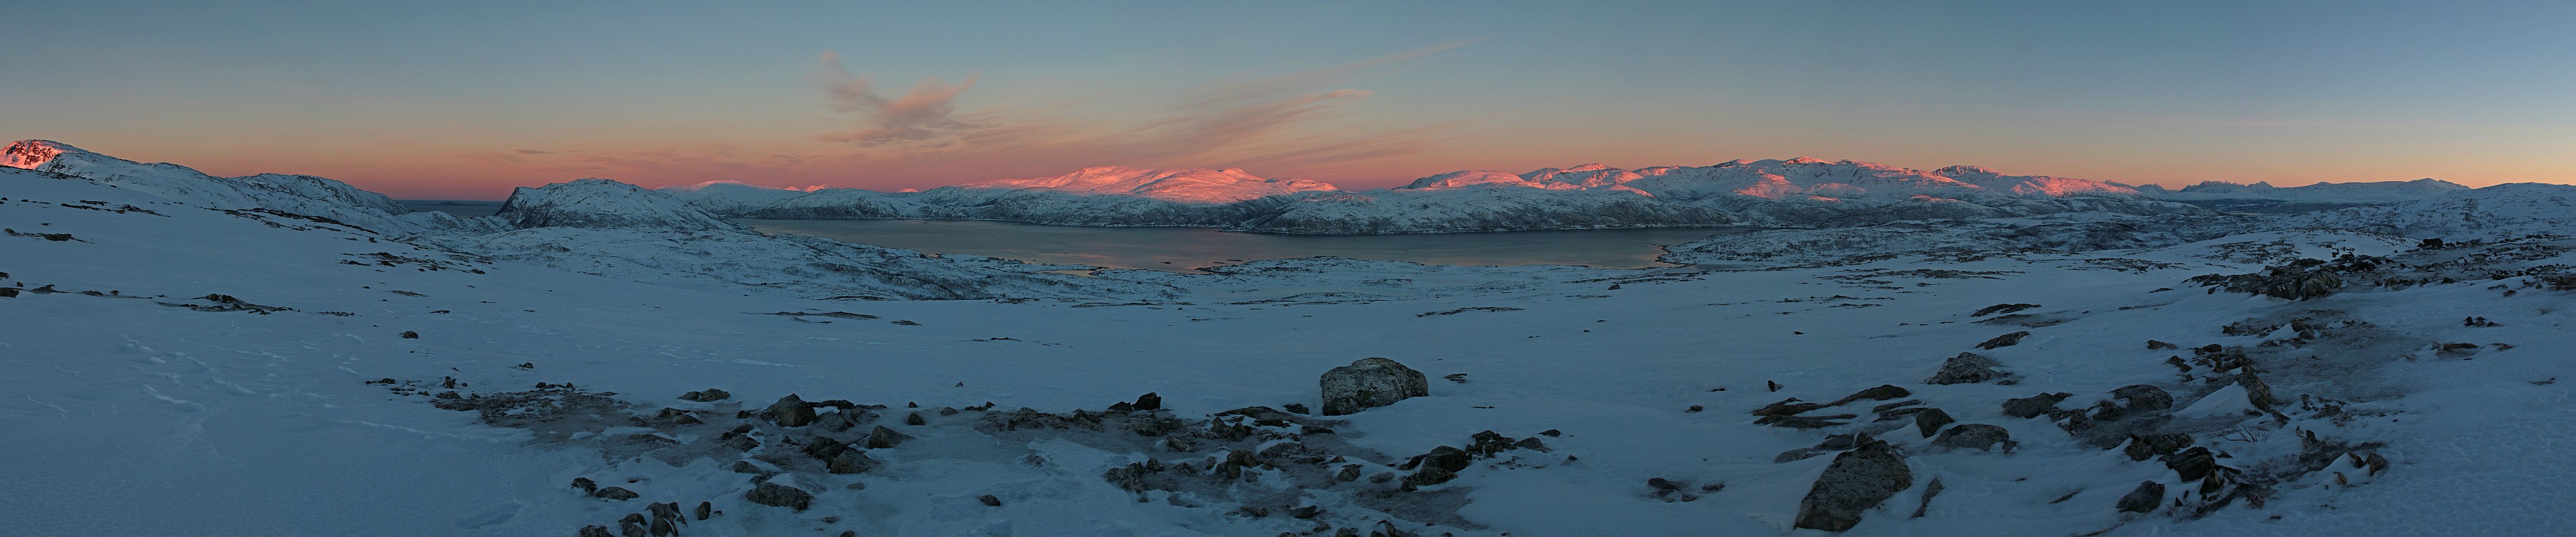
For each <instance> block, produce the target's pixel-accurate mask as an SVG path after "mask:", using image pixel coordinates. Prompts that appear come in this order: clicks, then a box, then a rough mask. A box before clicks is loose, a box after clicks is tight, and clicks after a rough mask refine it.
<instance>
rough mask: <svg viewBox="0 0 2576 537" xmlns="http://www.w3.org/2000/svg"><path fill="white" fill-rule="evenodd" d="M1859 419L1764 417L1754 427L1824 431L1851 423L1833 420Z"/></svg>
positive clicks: (1848, 417) (1841, 416)
mask: <svg viewBox="0 0 2576 537" xmlns="http://www.w3.org/2000/svg"><path fill="white" fill-rule="evenodd" d="M1857 417H1860V415H1858V414H1835V415H1831V416H1763V417H1762V419H1758V420H1753V424H1754V425H1769V426H1772V427H1788V428H1791V429H1822V428H1826V427H1832V426H1836V425H1849V424H1850V422H1842V421H1833V420H1847V419H1852V418H1857Z"/></svg>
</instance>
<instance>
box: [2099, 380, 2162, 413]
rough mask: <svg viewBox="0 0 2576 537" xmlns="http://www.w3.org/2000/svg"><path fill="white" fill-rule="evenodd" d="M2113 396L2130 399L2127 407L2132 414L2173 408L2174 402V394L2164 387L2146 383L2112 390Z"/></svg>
mask: <svg viewBox="0 0 2576 537" xmlns="http://www.w3.org/2000/svg"><path fill="white" fill-rule="evenodd" d="M2111 397H2112V398H2115V399H2122V400H2126V401H2128V402H2129V404H2128V406H2127V408H2128V411H2129V413H2131V414H2135V413H2140V412H2154V411H2158V410H2164V409H2168V408H2173V403H2174V399H2173V394H2171V393H2166V392H2165V389H2164V388H2158V387H2154V386H2148V385H2145V384H2131V385H2128V386H2122V387H2120V389H2117V390H2111Z"/></svg>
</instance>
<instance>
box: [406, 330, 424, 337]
mask: <svg viewBox="0 0 2576 537" xmlns="http://www.w3.org/2000/svg"><path fill="white" fill-rule="evenodd" d="M402 338H403V339H420V333H419V332H413V331H410V330H404V331H403V333H402Z"/></svg>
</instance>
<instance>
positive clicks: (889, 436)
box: [867, 425, 912, 449]
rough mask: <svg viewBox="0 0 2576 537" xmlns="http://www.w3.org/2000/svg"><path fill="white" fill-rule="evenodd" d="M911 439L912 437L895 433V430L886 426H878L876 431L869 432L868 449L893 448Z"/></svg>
mask: <svg viewBox="0 0 2576 537" xmlns="http://www.w3.org/2000/svg"><path fill="white" fill-rule="evenodd" d="M911 439H912V435H908V434H903V433H899V432H895V430H894V429H888V428H886V426H884V425H878V426H877V428H876V429H875V430H871V431H868V440H867V447H868V449H886V448H892V447H895V446H896V445H899V444H902V443H903V441H905V440H911Z"/></svg>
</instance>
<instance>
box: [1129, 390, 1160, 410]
mask: <svg viewBox="0 0 2576 537" xmlns="http://www.w3.org/2000/svg"><path fill="white" fill-rule="evenodd" d="M1133 406H1135V407H1136V410H1138V411H1149V410H1162V409H1163V396H1162V395H1158V394H1154V393H1147V394H1145V395H1139V396H1136V404H1135V405H1133Z"/></svg>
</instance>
